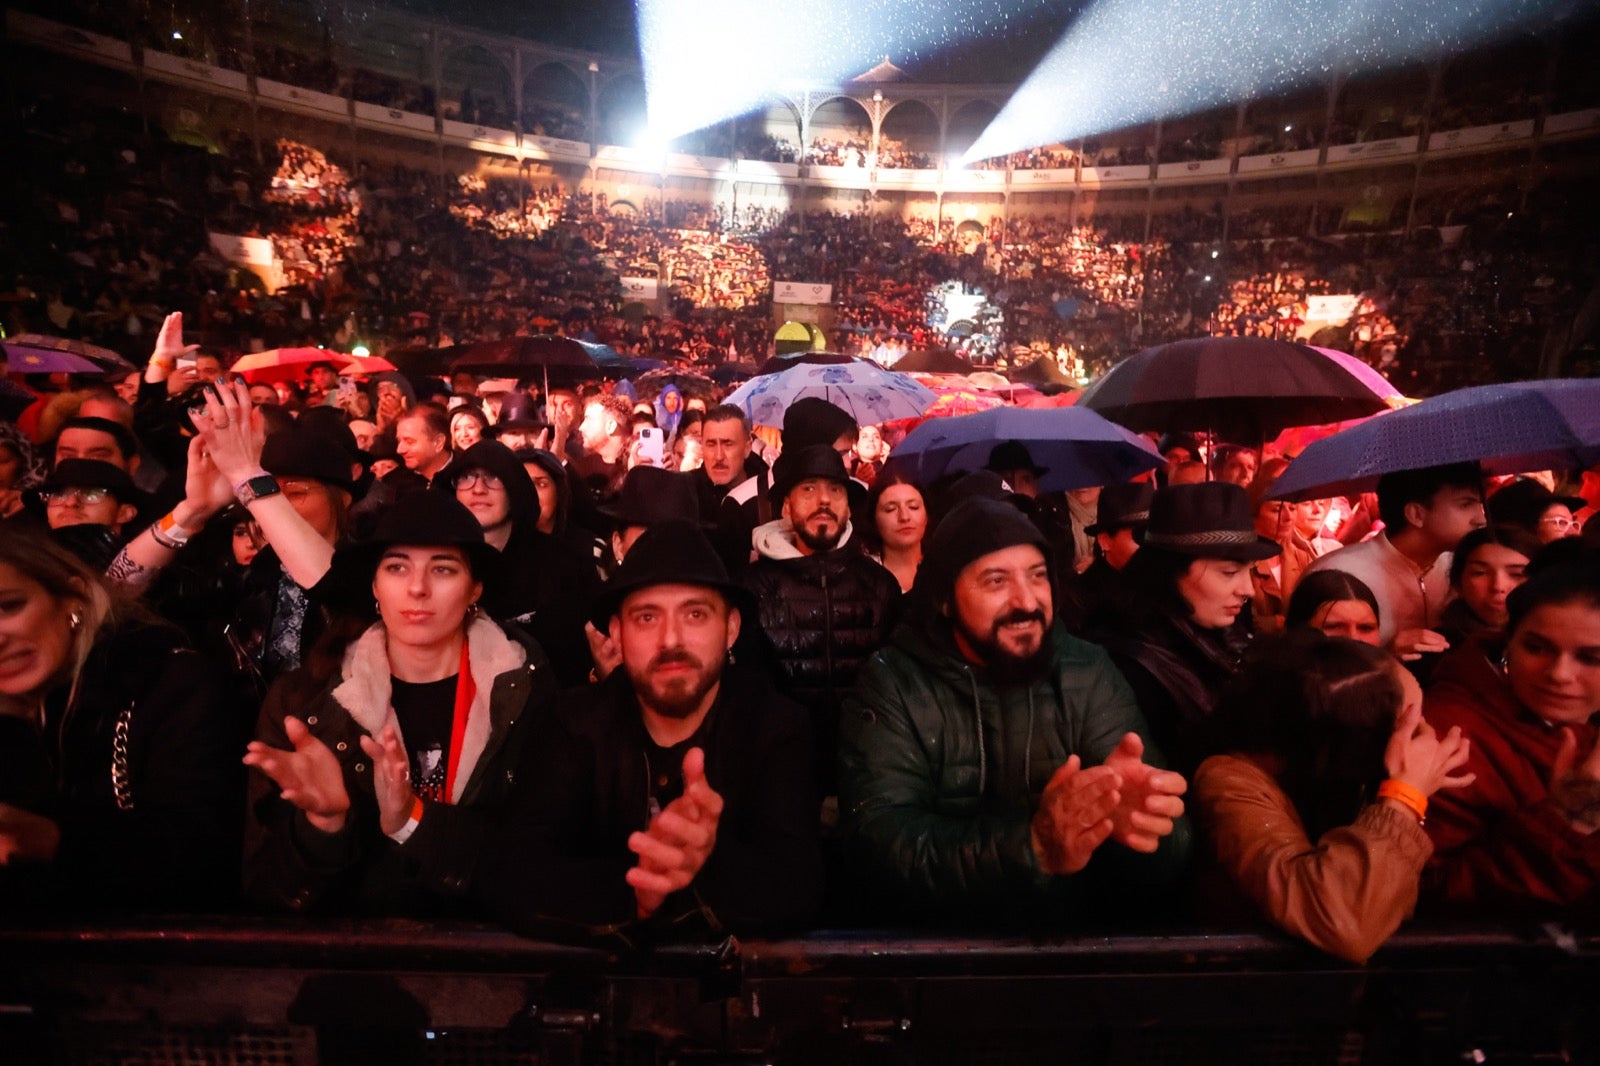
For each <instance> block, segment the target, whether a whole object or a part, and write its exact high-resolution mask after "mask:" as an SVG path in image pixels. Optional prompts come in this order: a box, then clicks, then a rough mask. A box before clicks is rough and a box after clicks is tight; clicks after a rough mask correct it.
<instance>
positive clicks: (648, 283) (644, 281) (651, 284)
mask: <svg viewBox="0 0 1600 1066" xmlns="http://www.w3.org/2000/svg"><path fill="white" fill-rule="evenodd" d="M619 280H620V281H621V282H622V298H623V299H624V300H640V301H642V302H644V303H652V302H654V301H655V299H656V297H658V296H659V295H660V294H661V282H660V281H659V280H657V279H656V278H621V279H619Z"/></svg>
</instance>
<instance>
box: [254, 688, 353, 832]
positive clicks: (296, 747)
mask: <svg viewBox="0 0 1600 1066" xmlns="http://www.w3.org/2000/svg"><path fill="white" fill-rule="evenodd" d="M283 732H284V735H285V736H286V737H287V738H288V740H289V743H290V745H292V747H291V748H290V750H288V751H285V750H283V749H282V748H274V747H272V746H270V745H268V744H264V743H262V742H261V741H259V740H252V741H251V742H250V744H249V746H248V747H247V748H246V749H245V757H244V764H245V765H246V766H253V767H255V768H256V769H257V770H260V771H261V772H262V773H264V774H266V775H267V776H268V777H270V778H272V780H273V781H274V782H276V783H277V785H278V788H280V789H281V790H282V791H283V798H284V799H285V800H287V801H288V802H290V803H292V804H294V805H295V806H296V807H299V808H300V809H301V810H302V811H304V812H305V815H306V821H308V822H310V823H311V825H312V827H313V828H315V829H319V830H321V831H322V832H324V833H337V832H339V831H340V830H341V829H343V828H344V824H345V818H346V816H347V815H348V814H349V813H350V794H349V793H348V792H346V791H345V787H344V774H343V772H342V771H341V770H340V768H339V760H338V758H337V757H335V756H334V754H333V752H332V751H330V750H328V745H326V744H324V743H323V742H322V741H320V740H318V739H317V738H316V737H315V736H312V734H311V730H310V729H308V728H306V724H305V723H304V722H302V721H301V720H300V719H298V718H296V717H294V716H293V715H290V716H289V717H287V718H285V719H284V720H283Z"/></svg>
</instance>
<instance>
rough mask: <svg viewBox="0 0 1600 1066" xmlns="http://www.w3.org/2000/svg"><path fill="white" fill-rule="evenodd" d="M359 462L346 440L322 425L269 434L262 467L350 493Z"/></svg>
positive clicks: (263, 447) (299, 427) (277, 474)
mask: <svg viewBox="0 0 1600 1066" xmlns="http://www.w3.org/2000/svg"><path fill="white" fill-rule="evenodd" d="M351 440H352V442H353V441H354V436H353V435H352V438H351ZM356 462H358V460H357V459H356V458H355V457H354V456H352V455H351V454H350V450H349V448H348V447H347V446H346V445H345V443H344V442H342V441H341V440H340V439H339V438H338V437H336V436H334V435H333V434H331V433H329V432H327V431H326V430H325V429H323V428H322V427H320V426H299V425H296V426H295V427H294V428H293V429H285V430H280V431H278V432H277V433H269V434H267V439H266V442H265V443H264V444H263V445H262V446H261V466H262V469H264V470H266V472H267V473H269V474H271V475H273V476H274V477H304V478H310V479H311V480H313V481H320V482H322V483H323V484H324V485H331V486H333V487H334V488H336V489H343V490H344V491H346V492H354V491H355V488H356V483H355V478H354V477H353V476H352V474H353V473H354V471H352V469H351V467H352V466H354V465H355V463H356Z"/></svg>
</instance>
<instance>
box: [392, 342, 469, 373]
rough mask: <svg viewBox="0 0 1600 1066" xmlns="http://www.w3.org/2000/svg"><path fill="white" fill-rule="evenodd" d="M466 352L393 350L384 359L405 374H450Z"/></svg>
mask: <svg viewBox="0 0 1600 1066" xmlns="http://www.w3.org/2000/svg"><path fill="white" fill-rule="evenodd" d="M464 351H466V349H465V348H391V349H390V350H389V351H386V352H384V353H383V357H384V358H385V359H387V360H389V362H391V363H393V364H394V368H395V369H396V370H398V371H400V372H401V373H403V374H437V375H439V376H441V377H443V376H445V375H447V374H449V373H450V366H451V364H452V363H454V362H455V361H456V359H458V358H459V357H460V356H461V353H462V352H464Z"/></svg>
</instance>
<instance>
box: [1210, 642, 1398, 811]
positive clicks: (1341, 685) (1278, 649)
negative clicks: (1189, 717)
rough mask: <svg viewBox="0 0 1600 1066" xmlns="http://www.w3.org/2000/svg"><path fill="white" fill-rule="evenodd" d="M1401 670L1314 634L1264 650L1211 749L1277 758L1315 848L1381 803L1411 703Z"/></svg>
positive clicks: (1217, 718)
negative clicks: (1395, 740) (1403, 713)
mask: <svg viewBox="0 0 1600 1066" xmlns="http://www.w3.org/2000/svg"><path fill="white" fill-rule="evenodd" d="M1400 669H1401V668H1400V666H1399V664H1398V663H1396V662H1395V660H1394V658H1393V657H1391V656H1390V655H1389V654H1388V653H1387V652H1385V651H1382V650H1381V649H1378V648H1374V647H1372V646H1371V645H1369V644H1361V643H1359V642H1357V641H1353V640H1344V639H1341V638H1337V637H1325V636H1323V635H1322V634H1321V633H1320V632H1318V631H1316V630H1314V629H1300V630H1297V631H1293V632H1288V633H1284V634H1282V635H1280V636H1276V637H1272V638H1268V639H1265V640H1262V641H1259V642H1257V644H1256V645H1255V646H1254V647H1253V648H1252V649H1251V654H1250V655H1249V657H1248V659H1247V661H1246V664H1245V668H1244V669H1243V670H1241V671H1240V672H1239V674H1238V676H1237V677H1236V678H1235V679H1234V682H1233V684H1232V685H1231V686H1230V687H1229V689H1228V690H1227V691H1226V692H1225V693H1224V694H1223V696H1222V698H1221V700H1219V701H1218V704H1217V710H1216V714H1215V715H1214V717H1213V718H1212V721H1211V723H1210V731H1211V737H1210V744H1209V749H1210V751H1211V752H1213V753H1218V754H1220V753H1232V754H1251V755H1270V756H1274V757H1275V758H1276V759H1277V760H1278V761H1279V762H1280V763H1281V765H1282V772H1281V773H1280V774H1279V777H1278V781H1279V784H1280V785H1282V787H1283V790H1284V792H1286V793H1287V794H1288V796H1289V799H1290V800H1291V801H1292V802H1293V803H1294V807H1295V810H1296V811H1297V812H1299V815H1300V820H1301V821H1302V822H1303V823H1304V824H1305V827H1306V834H1307V836H1309V837H1310V838H1311V839H1312V840H1316V839H1317V838H1318V837H1320V836H1321V835H1322V834H1323V833H1326V832H1327V831H1328V830H1330V829H1333V828H1335V827H1337V826H1341V825H1349V824H1350V822H1352V821H1353V820H1354V819H1355V817H1356V814H1357V813H1358V812H1359V811H1360V809H1361V807H1362V805H1363V804H1365V803H1368V802H1370V801H1371V800H1372V798H1373V797H1374V796H1375V795H1376V789H1377V786H1378V783H1379V782H1380V781H1382V780H1383V777H1384V763H1383V755H1384V749H1385V748H1386V747H1387V746H1388V743H1389V738H1390V737H1391V735H1393V733H1394V727H1395V716H1396V714H1397V713H1398V712H1399V710H1400V703H1401V700H1402V698H1403V697H1404V689H1403V688H1402V687H1401V683H1400V676H1399V674H1398V671H1399V670H1400Z"/></svg>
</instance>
